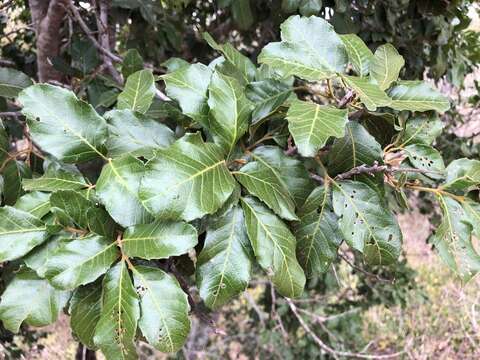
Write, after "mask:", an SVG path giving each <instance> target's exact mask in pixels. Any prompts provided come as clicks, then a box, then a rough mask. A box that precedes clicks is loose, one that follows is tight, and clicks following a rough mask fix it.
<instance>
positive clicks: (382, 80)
mask: <svg viewBox="0 0 480 360" xmlns="http://www.w3.org/2000/svg"><path fill="white" fill-rule="evenodd" d="M404 65H405V60H404V59H403V56H401V55H400V54H399V53H398V51H397V49H395V47H394V46H393V45H392V44H385V45H381V46H379V47H378V48H377V50H375V54H374V57H373V60H372V62H371V64H370V76H371V77H372V78H373V79H374V80H375V81H376V82H377V84H378V86H379V87H380V89H382V90H386V89H388V88H389V87H390V85H391V84H392V83H393V82H394V81H397V79H398V75H399V74H400V70H402V68H403V66H404Z"/></svg>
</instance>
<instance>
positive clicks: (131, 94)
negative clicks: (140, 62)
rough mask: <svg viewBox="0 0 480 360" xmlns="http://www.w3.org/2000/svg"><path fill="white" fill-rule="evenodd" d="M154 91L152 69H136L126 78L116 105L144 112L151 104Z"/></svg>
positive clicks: (119, 107) (120, 107)
mask: <svg viewBox="0 0 480 360" xmlns="http://www.w3.org/2000/svg"><path fill="white" fill-rule="evenodd" d="M155 91H156V89H155V80H154V78H153V74H152V71H151V70H140V71H137V72H135V73H133V74H132V75H130V76H129V77H128V78H127V82H126V83H125V87H124V89H123V91H122V92H121V93H120V95H118V98H117V107H118V109H120V110H122V109H130V110H132V111H136V112H139V113H141V114H144V113H146V112H147V110H148V108H149V107H150V105H151V104H152V100H153V97H154V96H155Z"/></svg>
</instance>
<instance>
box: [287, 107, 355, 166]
mask: <svg viewBox="0 0 480 360" xmlns="http://www.w3.org/2000/svg"><path fill="white" fill-rule="evenodd" d="M287 120H288V129H289V130H290V132H291V133H292V136H293V139H294V140H295V144H296V145H297V147H298V151H299V153H300V154H302V155H303V156H306V157H314V156H315V155H316V153H317V151H318V150H320V148H322V147H323V146H324V145H325V143H326V142H327V140H328V138H329V137H330V136H334V137H342V136H343V135H344V134H345V124H346V123H347V121H348V112H347V110H343V109H337V108H335V107H333V106H329V105H317V104H314V103H311V102H307V101H300V100H294V101H293V102H292V104H291V105H290V108H289V109H288V113H287Z"/></svg>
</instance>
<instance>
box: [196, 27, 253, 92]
mask: <svg viewBox="0 0 480 360" xmlns="http://www.w3.org/2000/svg"><path fill="white" fill-rule="evenodd" d="M202 35H203V38H204V39H205V41H206V42H207V43H208V45H210V46H211V47H212V48H213V49H215V50H217V51H219V52H220V53H222V55H223V57H224V58H225V62H226V65H227V68H226V69H225V70H226V71H227V72H224V71H223V70H224V69H222V70H221V72H222V73H223V74H227V75H228V73H229V72H238V73H239V75H240V80H241V82H242V83H249V82H252V81H253V80H254V79H255V74H256V72H257V69H256V68H255V65H253V63H252V61H251V60H250V59H249V58H248V57H246V56H245V55H243V54H242V53H241V52H240V51H238V50H237V49H235V48H234V47H233V46H232V45H231V44H229V43H226V44H223V45H219V44H217V42H216V41H215V40H214V39H213V38H212V37H211V36H210V34H209V33H207V32H205V33H203V34H202ZM224 66H225V65H224ZM217 69H218V66H217Z"/></svg>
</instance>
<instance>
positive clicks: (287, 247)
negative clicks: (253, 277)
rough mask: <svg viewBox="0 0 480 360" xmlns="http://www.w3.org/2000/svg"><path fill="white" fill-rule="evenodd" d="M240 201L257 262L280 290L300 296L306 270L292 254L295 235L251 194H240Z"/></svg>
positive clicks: (282, 292) (288, 294) (283, 293)
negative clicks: (249, 195) (245, 195)
mask: <svg viewBox="0 0 480 360" xmlns="http://www.w3.org/2000/svg"><path fill="white" fill-rule="evenodd" d="M241 202H242V208H243V211H244V213H245V224H246V226H247V234H248V237H249V239H250V243H251V244H252V248H253V251H254V253H255V257H256V259H257V261H258V263H259V264H260V266H261V267H262V268H263V269H264V270H265V271H266V272H267V275H268V276H269V277H271V279H272V282H273V284H274V285H275V288H276V289H277V290H278V292H279V293H280V294H282V295H283V296H287V297H298V296H300V295H301V294H302V292H303V287H304V286H305V274H304V272H303V269H302V267H301V266H300V264H299V263H298V261H297V258H296V255H295V247H296V240H295V237H294V236H293V234H292V233H291V232H290V230H289V229H288V227H287V226H286V225H285V224H284V223H283V222H282V221H281V220H280V219H279V218H278V217H277V216H276V215H275V214H274V213H272V212H271V211H270V210H269V209H268V208H266V207H265V206H263V205H262V204H261V203H260V202H258V201H257V200H255V199H254V198H252V197H245V198H241Z"/></svg>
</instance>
